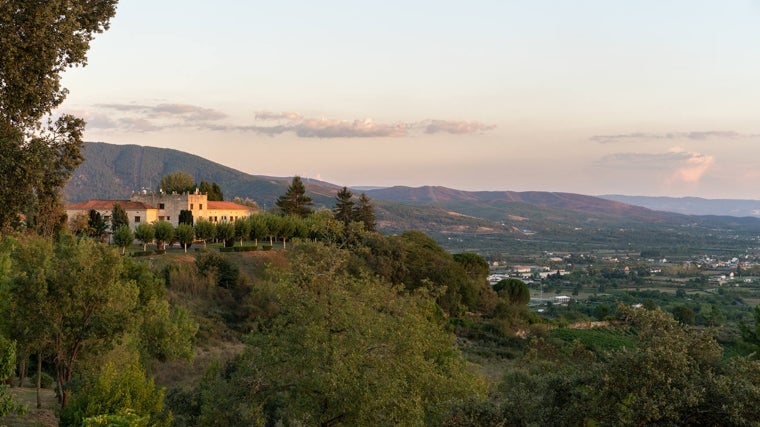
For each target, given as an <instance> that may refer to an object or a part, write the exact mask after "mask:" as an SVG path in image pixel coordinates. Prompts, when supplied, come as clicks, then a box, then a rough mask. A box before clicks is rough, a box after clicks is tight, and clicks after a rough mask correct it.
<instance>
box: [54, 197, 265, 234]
mask: <svg viewBox="0 0 760 427" xmlns="http://www.w3.org/2000/svg"><path fill="white" fill-rule="evenodd" d="M116 204H118V205H119V206H121V207H122V208H123V209H124V210H125V211H126V212H127V217H128V218H129V226H130V228H132V229H133V230H134V229H135V227H137V225H139V224H140V223H143V222H147V223H151V222H154V221H167V222H169V223H171V224H172V225H173V226H175V227H176V226H177V225H179V214H180V212H181V211H183V210H187V211H190V212H192V213H193V221H198V220H199V219H205V220H208V221H211V222H213V223H219V222H223V221H227V222H235V221H236V220H238V219H241V218H247V217H248V216H250V215H251V214H254V213H257V212H259V209H258V208H256V207H250V206H246V205H241V204H239V203H235V202H217V201H209V200H208V196H207V195H206V194H201V193H200V192H198V190H196V191H195V192H194V193H182V194H178V193H171V194H167V193H148V192H141V193H134V194H132V196H131V197H130V198H129V200H88V201H86V202H79V203H73V204H70V205H68V206H66V215H67V216H68V218H69V220H71V219H73V218H76V217H77V216H79V215H85V216H86V215H89V213H90V210H93V209H94V210H95V211H97V212H98V213H100V215H101V216H103V218H104V219H105V220H106V221H110V219H111V212H112V211H113V207H114V205H116Z"/></svg>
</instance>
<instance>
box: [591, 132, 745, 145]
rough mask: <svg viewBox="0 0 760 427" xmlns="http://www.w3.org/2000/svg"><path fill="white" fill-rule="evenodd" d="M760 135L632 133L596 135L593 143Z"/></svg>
mask: <svg viewBox="0 0 760 427" xmlns="http://www.w3.org/2000/svg"><path fill="white" fill-rule="evenodd" d="M757 137H760V135H757V134H746V133H740V132H735V131H730V130H729V131H724V130H711V131H691V132H669V133H648V132H632V133H623V134H615V135H594V136H592V137H591V140H592V141H596V142H600V143H605V144H606V143H612V142H627V141H631V142H633V141H642V140H692V141H704V140H709V139H742V138H757Z"/></svg>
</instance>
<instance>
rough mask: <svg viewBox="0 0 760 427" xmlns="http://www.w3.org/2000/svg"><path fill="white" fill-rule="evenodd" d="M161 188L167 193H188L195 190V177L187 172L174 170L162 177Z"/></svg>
mask: <svg viewBox="0 0 760 427" xmlns="http://www.w3.org/2000/svg"><path fill="white" fill-rule="evenodd" d="M159 190H162V191H163V192H165V193H169V194H171V193H175V192H176V193H179V194H182V193H186V192H192V191H193V190H195V179H193V176H192V175H190V174H189V173H187V172H182V171H177V172H172V173H170V174H168V175H166V176H164V177H163V178H161V184H160V187H159Z"/></svg>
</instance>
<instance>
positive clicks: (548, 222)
mask: <svg viewBox="0 0 760 427" xmlns="http://www.w3.org/2000/svg"><path fill="white" fill-rule="evenodd" d="M83 154H84V157H85V159H86V160H85V162H84V163H83V164H82V165H81V166H80V167H79V168H78V169H77V170H76V171H75V172H74V174H73V176H72V179H71V180H70V182H69V183H68V184H67V186H66V187H65V196H66V198H67V200H68V201H70V202H76V201H82V200H87V199H94V198H101V199H121V198H126V197H128V196H129V195H130V194H131V193H132V192H133V191H139V190H140V189H142V188H149V189H156V187H157V186H158V183H159V182H160V180H161V177H163V176H165V175H166V174H168V173H171V172H176V171H184V172H187V173H189V174H191V175H193V176H194V177H195V179H196V181H198V182H200V181H201V180H204V181H208V182H216V183H218V184H219V185H220V186H221V188H222V190H223V192H224V197H225V199H226V200H231V199H232V198H234V197H236V196H238V197H241V198H250V199H253V200H254V201H256V202H257V203H258V204H259V206H260V207H261V208H263V209H264V210H267V209H269V208H272V207H273V206H274V202H275V201H276V199H277V198H278V197H279V196H280V195H282V194H284V193H285V191H286V189H287V187H288V185H289V184H290V182H291V179H292V177H268V176H257V175H250V174H246V173H243V172H240V171H237V170H235V169H232V168H229V167H226V166H223V165H220V164H217V163H214V162H212V161H209V160H206V159H203V158H201V157H199V156H195V155H191V154H188V153H184V152H181V151H177V150H171V149H163V148H153V147H141V146H137V145H113V144H106V143H102V142H91V143H87V144H86V146H85V149H84V153H83ZM302 178H303V180H304V183H305V184H306V189H307V192H308V194H309V195H310V196H311V197H312V199H313V200H314V202H315V204H316V206H317V207H326V208H332V207H333V206H334V203H335V194H336V192H337V190H338V189H339V188H341V187H342V186H340V185H336V184H331V183H327V182H323V181H319V180H313V179H309V178H308V177H302ZM362 191H364V192H365V193H366V194H367V195H368V196H369V197H370V198H371V199H372V201H373V205H374V206H375V211H376V215H377V221H378V228H379V229H380V230H382V231H384V232H386V233H397V232H403V231H406V230H421V231H423V232H426V233H428V234H430V235H432V236H433V237H435V238H436V239H437V240H438V241H439V242H440V243H441V244H443V245H444V247H447V248H449V249H450V250H452V251H464V250H472V251H477V252H481V253H483V252H498V251H502V250H505V248H508V247H511V248H513V249H511V250H514V248H515V247H518V246H519V247H529V248H530V250H531V251H533V250H536V249H537V248H546V249H543V250H557V248H560V247H562V248H579V247H599V248H625V249H631V248H634V247H646V248H650V247H652V246H653V245H655V246H658V245H659V246H668V247H681V246H683V245H684V242H690V243H689V244H692V245H697V246H699V247H714V246H716V245H718V246H721V245H724V246H725V245H735V244H736V243H737V242H738V241H739V240H741V239H745V237H740V239H739V240H738V238H737V237H736V236H749V237H746V238H747V239H750V238H754V236H757V235H760V219H758V218H736V217H730V216H690V215H684V214H679V213H673V212H666V211H664V210H654V209H650V208H647V207H642V206H636V205H635V204H634V203H626V202H625V200H624V199H623V200H613V199H610V198H601V197H594V196H587V195H582V194H573V193H561V192H540V191H526V192H515V191H462V190H455V189H451V188H446V187H440V186H426V187H417V188H412V187H405V186H396V187H389V188H369V187H364V188H361V189H357V190H355V191H354V192H355V193H360V192H362ZM621 197H622V196H621ZM636 202H639V201H638V200H636ZM653 242H656V244H655V243H653ZM742 244H744V243H742ZM745 247H746V246H745Z"/></svg>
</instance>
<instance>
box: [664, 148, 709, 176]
mask: <svg viewBox="0 0 760 427" xmlns="http://www.w3.org/2000/svg"><path fill="white" fill-rule="evenodd" d="M677 153H683V154H685V155H686V156H688V157H687V158H686V159H685V162H686V164H681V165H679V167H678V168H677V169H676V170H675V171H674V172H673V174H671V176H670V180H671V181H675V182H685V183H698V182H699V180H700V179H701V178H702V175H704V174H705V172H707V170H708V169H710V167H711V166H712V165H713V164H714V163H715V158H714V157H713V156H708V155H706V154H700V153H688V152H685V151H678V152H677Z"/></svg>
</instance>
